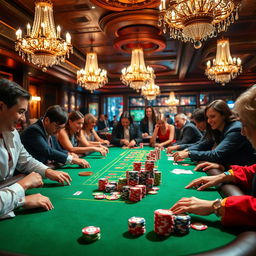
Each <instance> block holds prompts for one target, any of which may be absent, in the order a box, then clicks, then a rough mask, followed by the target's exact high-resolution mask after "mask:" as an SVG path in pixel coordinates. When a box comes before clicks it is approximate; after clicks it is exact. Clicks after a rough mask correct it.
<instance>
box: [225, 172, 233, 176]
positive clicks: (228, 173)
mask: <svg viewBox="0 0 256 256" xmlns="http://www.w3.org/2000/svg"><path fill="white" fill-rule="evenodd" d="M223 173H224V174H225V175H226V176H228V175H231V173H230V172H229V171H226V172H223Z"/></svg>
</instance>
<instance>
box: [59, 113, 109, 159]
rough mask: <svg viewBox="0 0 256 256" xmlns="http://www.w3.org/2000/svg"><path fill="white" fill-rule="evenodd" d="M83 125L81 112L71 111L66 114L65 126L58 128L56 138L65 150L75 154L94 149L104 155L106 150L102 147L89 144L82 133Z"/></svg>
mask: <svg viewBox="0 0 256 256" xmlns="http://www.w3.org/2000/svg"><path fill="white" fill-rule="evenodd" d="M83 125H84V116H83V114H82V113H81V112H79V111H72V112H71V113H70V114H69V116H68V122H67V123H66V125H65V128H64V129H62V130H60V132H59V134H58V140H59V143H60V144H61V146H62V147H63V148H64V149H65V150H67V151H69V152H72V153H76V154H86V153H90V152H94V151H96V152H100V153H101V154H102V155H103V156H105V155H106V153H107V151H106V150H105V149H104V148H102V147H97V146H93V147H92V146H90V144H89V142H88V141H87V140H86V138H85V136H84V134H83V131H82V128H83Z"/></svg>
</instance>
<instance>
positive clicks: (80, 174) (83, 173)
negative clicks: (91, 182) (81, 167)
mask: <svg viewBox="0 0 256 256" xmlns="http://www.w3.org/2000/svg"><path fill="white" fill-rule="evenodd" d="M78 175H79V176H91V175H93V172H79V173H78Z"/></svg>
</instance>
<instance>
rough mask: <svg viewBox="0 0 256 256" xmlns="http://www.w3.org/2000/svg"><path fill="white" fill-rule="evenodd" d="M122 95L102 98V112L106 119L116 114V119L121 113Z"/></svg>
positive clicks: (110, 118)
mask: <svg viewBox="0 0 256 256" xmlns="http://www.w3.org/2000/svg"><path fill="white" fill-rule="evenodd" d="M123 105H124V103H123V97H121V96H120V97H106V98H105V99H104V113H105V114H107V115H108V119H109V120H110V121H111V120H113V119H114V116H117V120H119V117H120V116H121V114H122V113H123Z"/></svg>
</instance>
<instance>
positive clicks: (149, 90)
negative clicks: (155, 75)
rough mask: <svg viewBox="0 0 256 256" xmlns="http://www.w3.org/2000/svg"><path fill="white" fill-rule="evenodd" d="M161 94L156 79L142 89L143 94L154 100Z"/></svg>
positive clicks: (146, 97)
mask: <svg viewBox="0 0 256 256" xmlns="http://www.w3.org/2000/svg"><path fill="white" fill-rule="evenodd" d="M159 94H160V88H159V86H158V85H156V84H155V81H154V80H152V81H150V83H148V84H147V85H146V86H144V87H142V89H141V95H142V96H143V97H144V98H145V99H147V100H154V99H155V98H156V96H157V95H159Z"/></svg>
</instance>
